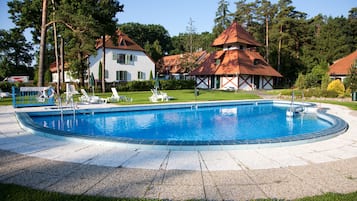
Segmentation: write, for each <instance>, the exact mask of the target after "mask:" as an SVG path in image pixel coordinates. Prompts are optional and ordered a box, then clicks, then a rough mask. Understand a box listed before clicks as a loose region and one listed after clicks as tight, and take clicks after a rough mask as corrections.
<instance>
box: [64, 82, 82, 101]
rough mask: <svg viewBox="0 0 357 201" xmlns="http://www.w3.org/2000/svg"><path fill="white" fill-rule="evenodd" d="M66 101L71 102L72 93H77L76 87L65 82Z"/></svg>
mask: <svg viewBox="0 0 357 201" xmlns="http://www.w3.org/2000/svg"><path fill="white" fill-rule="evenodd" d="M65 94H66V103H67V104H68V103H69V102H71V100H72V98H73V95H76V94H79V92H78V91H77V90H76V87H75V86H74V85H73V84H66V92H65Z"/></svg>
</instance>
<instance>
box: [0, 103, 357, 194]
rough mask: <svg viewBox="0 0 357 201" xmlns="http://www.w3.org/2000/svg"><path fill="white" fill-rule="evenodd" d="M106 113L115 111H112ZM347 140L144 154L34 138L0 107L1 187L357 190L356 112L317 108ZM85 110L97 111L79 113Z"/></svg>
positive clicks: (124, 190)
mask: <svg viewBox="0 0 357 201" xmlns="http://www.w3.org/2000/svg"><path fill="white" fill-rule="evenodd" d="M100 106H101V107H109V106H112V105H110V104H105V105H104V104H103V105H100ZM318 106H319V107H323V108H327V112H328V113H330V114H334V115H336V116H339V117H341V118H342V119H344V120H345V121H346V122H348V124H349V126H350V127H349V129H348V131H347V132H346V133H344V134H342V135H340V136H338V137H335V138H332V139H329V140H325V141H320V142H314V143H309V144H301V145H295V146H285V147H272V148H258V149H246V150H227V151H164V150H140V149H129V148H123V147H119V146H116V145H115V144H113V143H102V142H92V143H89V142H83V141H73V140H70V141H65V140H58V139H57V140H56V139H52V138H46V137H41V136H37V135H33V134H29V133H27V132H26V131H24V130H23V129H22V128H21V127H20V126H19V124H18V122H17V120H16V117H15V111H25V110H39V109H40V110H41V109H42V110H45V108H23V109H13V108H12V107H11V106H2V107H0V150H1V151H0V164H1V165H0V182H1V183H15V184H20V185H24V186H30V187H33V188H37V189H44V190H49V191H57V192H64V193H70V194H88V195H101V196H110V197H136V198H156V199H170V200H171V199H172V200H187V199H207V200H248V199H258V198H279V199H280V198H284V199H294V198H299V197H305V196H311V195H318V194H323V193H326V192H339V193H348V192H354V191H356V190H357V124H356V122H357V111H351V110H349V109H347V108H345V107H342V106H336V105H328V104H321V105H320V104H319V105H318ZM80 107H98V105H81V106H80Z"/></svg>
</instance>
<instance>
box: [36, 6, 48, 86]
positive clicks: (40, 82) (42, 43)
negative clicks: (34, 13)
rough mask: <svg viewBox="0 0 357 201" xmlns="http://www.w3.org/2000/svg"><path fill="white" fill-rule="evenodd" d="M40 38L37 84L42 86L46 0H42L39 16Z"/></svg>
mask: <svg viewBox="0 0 357 201" xmlns="http://www.w3.org/2000/svg"><path fill="white" fill-rule="evenodd" d="M41 19H42V20H41V21H42V22H41V39H40V58H39V63H38V82H37V85H38V86H43V85H44V81H43V76H44V61H45V58H44V57H45V49H46V30H47V26H46V24H47V0H43V1H42V17H41Z"/></svg>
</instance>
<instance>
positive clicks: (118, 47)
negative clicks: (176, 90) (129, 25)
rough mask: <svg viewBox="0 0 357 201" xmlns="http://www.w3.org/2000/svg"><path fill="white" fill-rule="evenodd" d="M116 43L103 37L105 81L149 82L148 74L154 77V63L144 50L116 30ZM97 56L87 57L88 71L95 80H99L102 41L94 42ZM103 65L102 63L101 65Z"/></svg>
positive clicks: (107, 37)
mask: <svg viewBox="0 0 357 201" xmlns="http://www.w3.org/2000/svg"><path fill="white" fill-rule="evenodd" d="M116 34H117V42H116V43H114V42H113V40H112V37H110V36H106V37H105V47H106V48H105V81H106V82H127V81H135V80H149V79H150V73H152V75H155V63H154V61H153V60H152V59H151V58H150V57H149V56H148V55H147V54H146V53H145V51H144V49H143V48H142V47H140V46H139V45H138V44H136V43H135V42H134V41H133V40H132V39H130V38H129V37H128V36H127V35H126V34H124V33H123V32H121V31H120V30H118V31H117V32H116ZM96 49H97V54H96V55H91V56H90V57H89V71H90V73H93V75H94V78H95V79H96V80H100V79H101V78H99V70H100V69H99V64H100V62H102V59H103V58H102V56H103V40H102V39H98V40H97V42H96ZM102 65H103V63H102Z"/></svg>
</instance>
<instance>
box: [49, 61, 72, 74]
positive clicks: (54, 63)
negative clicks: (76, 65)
mask: <svg viewBox="0 0 357 201" xmlns="http://www.w3.org/2000/svg"><path fill="white" fill-rule="evenodd" d="M58 65H59V69H60V71H62V65H61V62H59V63H58ZM64 70H68V63H67V62H64ZM50 71H51V73H57V66H56V62H53V63H51V64H50Z"/></svg>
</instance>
